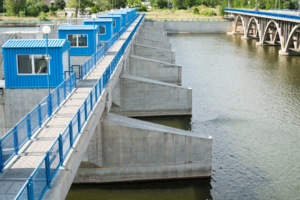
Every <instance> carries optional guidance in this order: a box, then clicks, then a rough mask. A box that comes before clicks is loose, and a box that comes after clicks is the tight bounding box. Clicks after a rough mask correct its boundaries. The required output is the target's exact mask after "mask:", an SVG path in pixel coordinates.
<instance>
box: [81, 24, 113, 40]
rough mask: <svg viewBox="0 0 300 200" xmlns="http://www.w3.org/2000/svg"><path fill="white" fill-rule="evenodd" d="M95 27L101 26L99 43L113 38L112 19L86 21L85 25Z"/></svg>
mask: <svg viewBox="0 0 300 200" xmlns="http://www.w3.org/2000/svg"><path fill="white" fill-rule="evenodd" d="M93 23H95V25H97V26H99V32H98V36H99V39H98V41H99V42H100V41H108V40H109V39H110V38H112V36H113V26H112V23H113V20H112V19H111V18H110V19H85V20H84V25H93Z"/></svg>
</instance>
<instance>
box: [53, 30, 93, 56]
mask: <svg viewBox="0 0 300 200" xmlns="http://www.w3.org/2000/svg"><path fill="white" fill-rule="evenodd" d="M97 32H99V29H98V30H58V37H59V39H68V38H67V35H68V34H87V35H88V47H71V50H70V55H71V56H91V55H93V53H94V51H95V45H96V41H95V40H96V36H94V34H96V35H97Z"/></svg>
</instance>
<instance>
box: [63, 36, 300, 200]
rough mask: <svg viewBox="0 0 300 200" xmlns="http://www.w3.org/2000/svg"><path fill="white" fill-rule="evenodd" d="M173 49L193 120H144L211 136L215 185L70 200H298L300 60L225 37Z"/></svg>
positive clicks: (128, 189) (127, 187) (112, 191)
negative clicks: (190, 92) (189, 93)
mask: <svg viewBox="0 0 300 200" xmlns="http://www.w3.org/2000/svg"><path fill="white" fill-rule="evenodd" d="M170 42H172V47H173V50H176V63H177V64H180V65H182V66H183V67H182V76H183V77H182V85H183V86H184V87H192V88H193V115H192V117H191V118H189V117H164V118H143V120H146V121H151V122H154V123H159V124H163V125H167V126H173V127H176V128H181V129H185V130H190V131H193V132H198V133H204V134H207V135H211V136H213V160H212V164H213V165H212V177H211V179H204V180H185V181H183V180H180V181H171V182H148V183H128V184H110V185H73V186H72V187H71V190H70V192H69V194H68V197H67V199H70V200H71V199H115V200H119V199H120V200H121V199H122V200H137V199H143V200H147V199H163V200H173V199H184V200H194V199H195V200H196V199H197V200H198V199H199V200H200V199H251V200H252V199H300V168H299V166H300V158H299V147H300V141H299V137H300V116H299V113H300V112H299V111H300V65H299V63H300V57H284V56H279V55H278V51H279V48H278V47H270V46H268V47H263V46H256V45H255V42H257V41H256V40H242V39H241V36H232V35H225V34H182V35H171V36H170Z"/></svg>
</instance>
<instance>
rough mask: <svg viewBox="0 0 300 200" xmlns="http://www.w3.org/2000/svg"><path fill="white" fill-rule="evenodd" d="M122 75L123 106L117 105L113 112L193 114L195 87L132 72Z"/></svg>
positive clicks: (112, 109) (163, 114)
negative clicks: (193, 90)
mask: <svg viewBox="0 0 300 200" xmlns="http://www.w3.org/2000/svg"><path fill="white" fill-rule="evenodd" d="M120 78H121V79H120V83H121V94H120V96H121V106H120V107H119V106H113V107H112V108H111V111H110V112H111V113H114V114H119V115H123V116H131V117H142V116H166V115H171V116H175V115H191V114H192V89H191V88H185V87H181V86H176V85H173V84H169V83H164V82H160V81H155V80H151V79H145V78H141V77H137V76H132V75H128V74H124V75H122V76H121V77H120ZM113 98H114V97H113Z"/></svg>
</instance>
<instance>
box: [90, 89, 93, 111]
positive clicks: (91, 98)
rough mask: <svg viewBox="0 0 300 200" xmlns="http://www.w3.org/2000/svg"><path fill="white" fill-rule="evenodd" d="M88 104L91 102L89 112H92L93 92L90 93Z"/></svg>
mask: <svg viewBox="0 0 300 200" xmlns="http://www.w3.org/2000/svg"><path fill="white" fill-rule="evenodd" d="M92 91H93V90H92ZM90 102H91V111H92V110H93V92H91V93H90Z"/></svg>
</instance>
